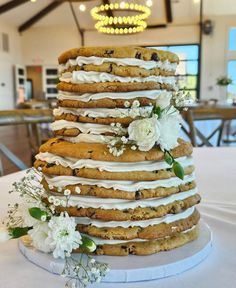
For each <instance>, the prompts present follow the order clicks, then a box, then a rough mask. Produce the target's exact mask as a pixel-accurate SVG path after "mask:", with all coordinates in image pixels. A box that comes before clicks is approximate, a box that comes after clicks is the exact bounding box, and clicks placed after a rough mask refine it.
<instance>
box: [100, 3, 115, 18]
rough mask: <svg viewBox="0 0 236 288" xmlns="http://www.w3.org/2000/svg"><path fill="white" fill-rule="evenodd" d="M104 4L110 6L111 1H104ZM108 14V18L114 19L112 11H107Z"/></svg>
mask: <svg viewBox="0 0 236 288" xmlns="http://www.w3.org/2000/svg"><path fill="white" fill-rule="evenodd" d="M102 4H103V5H110V1H109V0H102ZM106 14H107V16H108V17H114V14H113V12H112V11H111V10H107V11H106Z"/></svg>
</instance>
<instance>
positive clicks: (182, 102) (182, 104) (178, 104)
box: [171, 90, 195, 111]
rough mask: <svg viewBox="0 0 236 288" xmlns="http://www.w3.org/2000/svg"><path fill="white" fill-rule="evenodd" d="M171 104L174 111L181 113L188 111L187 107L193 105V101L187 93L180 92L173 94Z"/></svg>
mask: <svg viewBox="0 0 236 288" xmlns="http://www.w3.org/2000/svg"><path fill="white" fill-rule="evenodd" d="M171 102H172V105H173V106H175V108H176V109H178V110H179V111H181V110H188V107H187V106H189V105H191V104H193V103H194V102H195V101H194V99H193V96H192V95H191V93H190V92H189V91H185V90H181V91H177V92H175V93H174V94H173V96H172V101H171Z"/></svg>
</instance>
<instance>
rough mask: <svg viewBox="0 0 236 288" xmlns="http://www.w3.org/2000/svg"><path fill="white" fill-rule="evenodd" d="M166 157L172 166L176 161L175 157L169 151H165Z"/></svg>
mask: <svg viewBox="0 0 236 288" xmlns="http://www.w3.org/2000/svg"><path fill="white" fill-rule="evenodd" d="M164 159H165V161H166V163H167V164H169V165H170V166H171V165H172V164H173V162H174V158H173V157H172V156H171V155H170V153H169V152H168V151H165V154H164Z"/></svg>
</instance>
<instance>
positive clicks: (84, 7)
mask: <svg viewBox="0 0 236 288" xmlns="http://www.w3.org/2000/svg"><path fill="white" fill-rule="evenodd" d="M79 10H80V11H81V12H84V11H85V10H86V6H85V5H84V4H80V5H79Z"/></svg>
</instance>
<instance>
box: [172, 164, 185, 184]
mask: <svg viewBox="0 0 236 288" xmlns="http://www.w3.org/2000/svg"><path fill="white" fill-rule="evenodd" d="M173 171H174V173H175V175H176V176H177V177H178V178H180V179H182V180H183V179H184V169H183V167H182V166H181V165H180V163H179V162H177V161H174V163H173Z"/></svg>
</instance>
